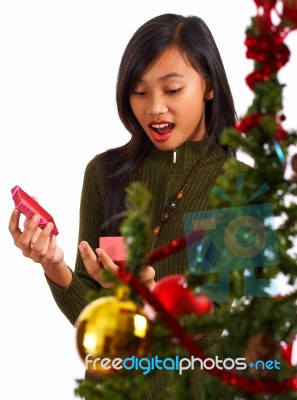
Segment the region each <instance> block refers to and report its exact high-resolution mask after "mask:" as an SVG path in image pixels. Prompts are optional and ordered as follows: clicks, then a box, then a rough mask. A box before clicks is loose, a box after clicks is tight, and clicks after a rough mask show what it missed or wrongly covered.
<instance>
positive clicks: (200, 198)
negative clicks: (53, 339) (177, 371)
mask: <svg viewBox="0 0 297 400" xmlns="http://www.w3.org/2000/svg"><path fill="white" fill-rule="evenodd" d="M208 148H209V146H208V144H207V141H206V140H202V141H197V142H187V143H185V144H183V145H182V146H181V147H180V148H178V150H177V162H176V163H173V154H172V151H168V152H164V151H161V150H158V149H157V148H155V147H154V148H153V149H152V150H151V152H150V153H149V155H148V156H147V158H146V160H145V162H144V164H143V169H142V178H141V179H142V181H143V182H145V184H146V186H147V187H148V188H149V190H150V191H151V193H152V202H151V206H150V210H149V214H150V217H151V221H152V224H153V226H156V225H157V223H158V221H159V218H160V215H161V214H162V212H163V211H164V207H165V206H167V205H169V204H171V202H172V201H173V200H174V199H175V196H176V193H177V192H178V191H179V190H180V189H181V187H182V186H183V184H184V181H185V179H186V177H187V175H188V173H189V171H190V170H191V168H192V166H193V165H194V164H195V163H196V161H197V160H198V159H199V158H200V157H202V156H203V155H204V154H206V153H207V151H208ZM227 157H228V154H227V153H226V151H224V150H223V149H222V147H221V146H219V145H217V146H216V147H215V148H214V149H213V151H212V153H211V154H210V155H209V157H208V158H207V159H206V160H205V161H204V162H203V164H202V165H201V166H200V167H199V168H198V169H197V170H196V171H195V173H194V175H193V176H192V178H191V180H190V182H189V184H188V186H187V188H186V191H185V194H184V197H183V198H182V200H180V201H179V202H178V205H177V207H176V209H175V210H174V212H173V213H172V214H171V216H170V218H169V220H168V221H167V222H166V223H165V224H164V225H163V226H162V228H161V231H160V233H159V235H158V236H156V237H155V238H154V239H153V242H152V245H151V249H153V248H155V247H160V246H163V245H165V244H167V243H168V242H170V241H171V240H173V239H174V238H178V237H180V236H182V235H183V234H184V225H183V215H184V213H186V212H197V211H202V210H209V209H210V208H211V205H210V191H211V189H212V187H213V186H214V184H215V181H216V179H217V177H218V176H219V175H221V174H222V172H223V168H222V166H223V164H224V162H225V161H226V159H227ZM106 201H112V199H107V198H106V197H105V192H104V187H103V184H102V154H99V155H97V156H96V157H94V158H93V159H92V160H91V161H90V162H89V164H88V165H87V168H86V171H85V176H84V182H83V188H82V195H81V207H80V227H79V238H78V240H79V242H80V241H81V240H86V241H87V242H88V243H89V244H90V246H91V247H92V248H93V249H95V248H97V247H98V240H99V237H100V235H101V232H100V225H101V224H102V223H103V222H104V220H103V204H104V202H106ZM187 264H188V260H187V252H186V250H185V251H181V252H179V253H177V254H176V255H174V256H171V257H169V258H167V259H165V260H162V261H160V262H159V263H156V264H154V268H155V271H156V280H158V279H159V278H161V277H163V276H166V275H170V274H176V273H184V272H185V271H186V270H187ZM48 283H49V286H50V289H51V291H52V294H53V296H54V299H55V301H56V303H57V304H58V306H59V308H60V309H61V311H62V312H63V313H64V314H65V315H66V317H67V318H68V319H69V321H70V322H71V323H72V324H74V323H75V321H76V319H77V317H78V315H79V313H80V312H81V311H82V309H83V308H84V307H85V306H86V299H85V297H86V293H87V292H88V291H89V290H90V289H98V288H99V287H100V285H99V284H98V282H96V281H95V280H94V279H93V278H92V277H90V275H89V274H88V273H87V271H86V269H85V267H84V265H83V262H82V260H81V257H80V254H79V253H78V254H77V260H76V265H75V270H74V273H73V279H72V282H71V284H70V286H69V287H68V288H61V287H59V286H57V285H55V284H54V283H53V282H51V281H50V280H48ZM90 379H91V378H90ZM165 379H166V377H165V374H164V373H163V371H161V374H160V376H159V377H156V379H155V381H154V384H153V385H152V388H151V392H150V393H148V394H147V396H146V400H149V399H154V398H156V394H157V393H159V391H160V390H161V388H162V387H164V383H165ZM193 379H194V381H195V382H194V388H195V393H196V388H197V383H198V382H199V374H194V376H193ZM197 398H198V397H197Z"/></svg>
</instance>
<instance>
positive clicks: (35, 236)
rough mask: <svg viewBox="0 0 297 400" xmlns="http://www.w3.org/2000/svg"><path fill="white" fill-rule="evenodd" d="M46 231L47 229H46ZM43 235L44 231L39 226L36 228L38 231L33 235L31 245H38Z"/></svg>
mask: <svg viewBox="0 0 297 400" xmlns="http://www.w3.org/2000/svg"><path fill="white" fill-rule="evenodd" d="M44 229H45V228H44ZM41 233H42V229H41V228H39V226H38V227H37V228H36V231H35V232H34V233H33V235H32V238H31V243H36V242H37V240H38V238H39V236H40V234H41Z"/></svg>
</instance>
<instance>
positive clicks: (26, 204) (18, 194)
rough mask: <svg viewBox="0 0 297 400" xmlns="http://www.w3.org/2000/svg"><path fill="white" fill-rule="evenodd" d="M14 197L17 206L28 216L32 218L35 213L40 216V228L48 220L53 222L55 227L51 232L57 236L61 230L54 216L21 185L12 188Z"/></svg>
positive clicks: (51, 234)
mask: <svg viewBox="0 0 297 400" xmlns="http://www.w3.org/2000/svg"><path fill="white" fill-rule="evenodd" d="M11 193H12V198H13V201H14V204H15V206H16V208H17V209H18V210H19V211H20V212H21V213H22V214H24V215H25V216H26V217H27V218H29V219H31V218H32V217H33V216H34V215H36V214H38V215H39V216H40V218H41V219H40V221H39V224H38V226H39V228H41V229H43V228H44V227H45V225H46V224H47V223H48V222H52V223H53V224H54V227H53V229H52V231H51V233H50V236H53V235H55V236H57V235H58V234H59V231H58V229H57V227H56V224H55V221H54V219H53V217H52V216H51V215H50V214H49V213H48V212H47V211H45V209H44V208H42V207H41V206H40V205H39V204H38V203H37V201H35V200H34V199H32V197H31V196H29V195H28V194H27V193H26V192H24V191H23V190H22V189H21V188H20V187H19V186H15V187H14V188H13V189H11Z"/></svg>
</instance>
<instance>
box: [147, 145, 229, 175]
mask: <svg viewBox="0 0 297 400" xmlns="http://www.w3.org/2000/svg"><path fill="white" fill-rule="evenodd" d="M209 148H210V144H209V141H208V140H207V138H205V139H203V140H198V141H195V142H185V143H184V144H182V145H181V146H180V147H178V148H177V149H176V163H173V150H169V151H163V150H159V149H158V148H157V147H155V146H154V147H153V148H152V149H151V151H150V153H149V155H148V157H147V159H146V162H145V165H146V167H148V168H149V169H152V170H155V171H156V172H157V173H158V174H160V173H161V174H162V173H163V174H167V173H173V172H175V173H184V172H187V171H189V169H191V168H192V166H193V165H194V164H195V163H196V162H197V161H198V160H199V159H200V158H201V157H203V156H204V155H205V154H206V153H207V151H208V150H209ZM226 156H227V153H226V151H225V150H223V149H222V147H221V146H220V145H219V144H217V145H215V147H214V149H213V150H212V152H211V154H210V155H209V156H208V157H207V159H206V160H205V161H204V162H203V164H204V165H207V164H211V163H212V162H214V161H217V160H219V159H222V158H225V157H226Z"/></svg>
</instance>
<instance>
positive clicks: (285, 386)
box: [117, 231, 297, 394]
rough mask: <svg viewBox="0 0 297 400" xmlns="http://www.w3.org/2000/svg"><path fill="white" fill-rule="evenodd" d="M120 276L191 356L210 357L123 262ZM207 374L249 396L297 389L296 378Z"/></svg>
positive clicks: (169, 250)
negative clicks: (157, 314)
mask: <svg viewBox="0 0 297 400" xmlns="http://www.w3.org/2000/svg"><path fill="white" fill-rule="evenodd" d="M201 238H202V232H201V231H194V232H192V233H190V234H189V235H187V236H186V237H182V238H180V239H177V240H174V241H173V242H171V243H170V244H169V245H167V246H164V247H162V248H160V249H157V250H155V251H154V252H152V253H150V255H149V257H148V259H149V261H150V262H152V261H158V260H159V259H161V258H164V257H168V256H169V255H171V254H173V253H175V252H176V251H179V250H182V249H183V248H184V247H186V245H187V244H189V243H190V244H192V243H194V242H196V241H199V240H201ZM117 274H118V277H119V279H120V280H121V281H122V282H124V283H126V284H128V285H129V286H130V287H132V288H133V289H134V290H135V291H136V293H138V295H139V296H140V297H141V298H142V299H143V300H144V301H146V302H147V303H148V304H149V305H151V306H152V307H153V308H154V309H155V311H157V312H158V313H159V315H160V317H161V318H162V320H163V321H164V323H165V324H166V325H167V326H168V328H169V329H170V330H171V332H172V334H173V335H174V337H175V338H176V339H178V340H179V341H180V343H181V345H182V346H184V347H185V349H187V351H188V352H189V354H191V355H193V356H194V357H197V358H200V359H202V360H203V361H204V360H205V359H206V358H208V355H207V354H206V353H204V352H203V351H202V350H201V349H200V348H199V347H198V346H197V344H196V342H195V340H194V338H193V337H192V336H191V335H189V334H188V333H187V331H186V330H185V329H184V328H183V327H182V326H181V325H180V323H179V321H178V320H177V319H176V318H175V317H174V316H172V315H171V313H169V312H167V311H166V310H165V308H164V307H163V305H162V303H161V302H160V301H159V300H158V298H157V297H156V296H155V295H154V294H153V293H152V292H151V291H150V290H149V289H148V288H147V287H146V286H145V285H143V284H142V283H141V282H140V280H139V279H138V278H136V277H135V276H134V275H133V274H132V273H131V272H130V271H129V270H128V269H127V268H126V265H125V263H124V262H121V263H119V269H118V273H117ZM208 372H210V373H211V374H214V375H216V376H217V377H218V378H219V379H220V380H221V381H222V382H223V383H225V384H229V385H232V386H235V387H237V388H239V389H241V390H243V391H245V392H248V393H271V394H273V393H280V392H287V391H296V390H297V377H295V376H294V377H291V378H287V379H285V380H283V381H273V380H265V381H260V380H259V381H256V380H252V379H248V378H246V377H244V376H242V375H239V374H238V373H234V372H231V371H228V370H221V369H218V368H217V367H214V368H212V369H211V370H209V371H208Z"/></svg>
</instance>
